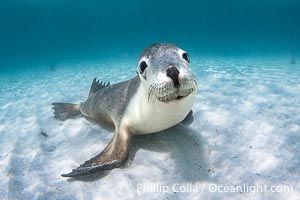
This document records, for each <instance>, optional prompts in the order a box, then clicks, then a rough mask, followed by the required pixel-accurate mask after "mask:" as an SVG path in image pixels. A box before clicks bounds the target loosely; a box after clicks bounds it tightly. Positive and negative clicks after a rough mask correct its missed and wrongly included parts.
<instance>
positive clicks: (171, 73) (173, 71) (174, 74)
mask: <svg viewBox="0 0 300 200" xmlns="http://www.w3.org/2000/svg"><path fill="white" fill-rule="evenodd" d="M167 76H168V77H170V78H171V79H172V80H173V82H174V85H175V87H178V86H179V77H178V76H179V70H178V69H177V67H174V66H172V67H170V68H168V69H167Z"/></svg>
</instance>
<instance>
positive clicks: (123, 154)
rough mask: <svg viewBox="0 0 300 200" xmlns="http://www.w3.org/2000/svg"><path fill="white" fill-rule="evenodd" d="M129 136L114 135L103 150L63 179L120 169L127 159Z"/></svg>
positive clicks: (123, 134) (124, 134)
mask: <svg viewBox="0 0 300 200" xmlns="http://www.w3.org/2000/svg"><path fill="white" fill-rule="evenodd" d="M130 140H131V136H130V135H129V134H127V133H122V134H118V135H116V134H115V135H114V137H113V139H112V140H111V141H110V143H109V144H108V145H107V146H106V147H105V149H104V150H103V151H102V152H101V153H100V154H98V155H97V156H95V157H94V158H92V159H90V160H88V161H86V162H85V163H84V164H82V165H80V166H79V167H78V168H76V169H73V170H72V172H70V173H68V174H62V175H61V176H63V177H78V176H84V175H89V174H93V173H97V172H101V171H106V170H112V169H113V168H117V167H120V166H121V165H122V164H123V163H125V161H126V160H127V158H128V151H129V143H130Z"/></svg>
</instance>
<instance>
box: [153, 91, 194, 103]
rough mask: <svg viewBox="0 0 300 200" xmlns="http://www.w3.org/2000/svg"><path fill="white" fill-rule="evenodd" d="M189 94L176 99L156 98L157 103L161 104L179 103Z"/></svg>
mask: <svg viewBox="0 0 300 200" xmlns="http://www.w3.org/2000/svg"><path fill="white" fill-rule="evenodd" d="M190 94H191V93H189V94H187V95H185V96H181V95H178V96H177V97H176V98H172V99H170V98H167V97H157V99H158V101H160V102H163V103H170V102H177V101H181V100H183V99H185V98H186V97H188V96H189V95H190Z"/></svg>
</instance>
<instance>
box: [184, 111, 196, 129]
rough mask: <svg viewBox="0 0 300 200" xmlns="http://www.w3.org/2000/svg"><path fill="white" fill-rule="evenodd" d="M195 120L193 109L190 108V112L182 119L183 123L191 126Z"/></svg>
mask: <svg viewBox="0 0 300 200" xmlns="http://www.w3.org/2000/svg"><path fill="white" fill-rule="evenodd" d="M193 121H194V115H193V110H190V112H189V114H188V115H187V116H186V117H185V118H184V120H182V122H181V123H182V124H183V125H185V126H189V125H190V124H191V123H192V122H193Z"/></svg>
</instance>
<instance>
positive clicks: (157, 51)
mask: <svg viewBox="0 0 300 200" xmlns="http://www.w3.org/2000/svg"><path fill="white" fill-rule="evenodd" d="M189 63H190V59H189V56H188V54H187V52H186V51H184V50H182V49H180V48H179V47H177V46H175V45H173V44H166V43H158V44H153V45H151V46H150V47H148V48H146V49H145V50H144V51H143V52H142V54H141V56H140V58H139V61H138V67H137V73H138V75H139V77H140V79H141V82H142V85H143V86H144V87H145V88H146V89H147V91H148V100H149V101H152V100H158V101H161V102H164V103H168V102H173V101H180V100H182V99H184V98H185V97H187V96H189V95H190V94H191V93H193V92H195V91H196V90H197V82H196V79H195V76H194V75H193V74H192V73H191V71H190V68H189Z"/></svg>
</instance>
